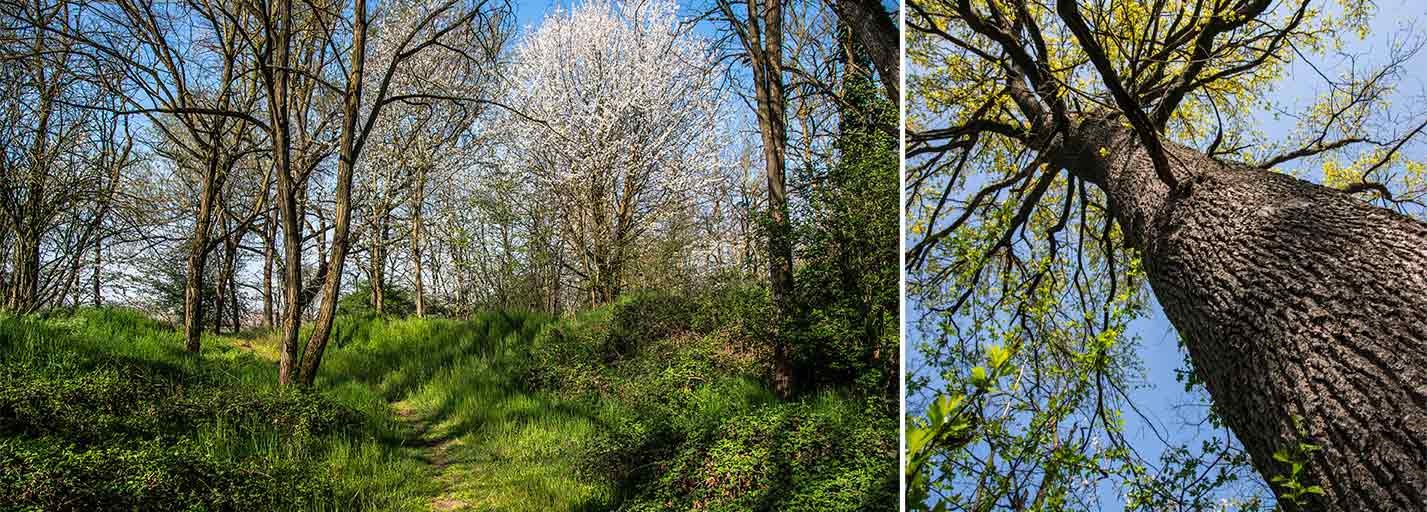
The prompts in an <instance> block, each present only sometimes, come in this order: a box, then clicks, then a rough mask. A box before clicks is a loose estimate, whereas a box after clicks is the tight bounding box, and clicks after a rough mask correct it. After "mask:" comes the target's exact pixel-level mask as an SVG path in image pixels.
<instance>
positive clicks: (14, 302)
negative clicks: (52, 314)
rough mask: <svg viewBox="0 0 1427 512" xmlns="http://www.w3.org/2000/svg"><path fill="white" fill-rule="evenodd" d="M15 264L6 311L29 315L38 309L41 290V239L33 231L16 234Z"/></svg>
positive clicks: (11, 273) (11, 274) (11, 275)
mask: <svg viewBox="0 0 1427 512" xmlns="http://www.w3.org/2000/svg"><path fill="white" fill-rule="evenodd" d="M14 258H15V259H14V263H13V267H12V270H11V272H10V279H11V280H10V290H9V296H8V297H7V298H6V305H5V309H7V310H9V311H10V312H12V313H29V312H31V311H34V310H35V308H36V307H38V305H39V304H38V302H39V301H38V297H39V289H40V237H39V233H36V232H32V231H24V232H18V233H16V234H15V253H14Z"/></svg>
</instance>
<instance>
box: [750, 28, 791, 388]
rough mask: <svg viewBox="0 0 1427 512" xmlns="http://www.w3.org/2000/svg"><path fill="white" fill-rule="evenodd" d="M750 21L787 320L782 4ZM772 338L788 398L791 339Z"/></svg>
mask: <svg viewBox="0 0 1427 512" xmlns="http://www.w3.org/2000/svg"><path fill="white" fill-rule="evenodd" d="M748 16H749V23H748V26H749V28H750V30H749V33H750V37H751V39H752V40H751V41H747V42H745V45H746V46H748V49H749V53H750V57H751V58H752V59H751V60H752V61H753V84H754V87H753V89H754V96H755V97H756V100H757V110H758V126H759V132H760V133H761V134H762V138H763V161H764V165H765V166H766V167H765V171H766V175H767V180H768V220H769V222H768V224H769V225H768V277H769V280H768V281H769V285H770V287H771V288H772V294H773V303H774V307H775V308H777V310H778V317H779V318H784V319H786V318H790V317H791V316H790V315H791V313H792V310H793V297H792V295H793V244H792V238H791V230H792V229H791V226H790V225H789V221H788V194H787V189H786V186H785V183H784V167H785V166H786V162H785V155H786V154H787V145H788V129H787V114H786V108H787V103H786V102H787V98H786V96H785V94H784V92H783V48H782V44H783V4H782V0H766V2H762V3H760V2H758V1H756V0H749V1H748ZM760 16H761V17H762V20H761V27H760V20H759V19H758V17H760ZM760 28H761V29H760ZM773 336H774V338H775V340H774V345H773V391H774V392H775V393H777V394H778V395H779V396H781V397H785V398H786V397H788V396H791V395H792V392H793V384H794V383H793V365H792V361H791V360H790V359H789V354H788V347H787V337H786V336H784V335H783V333H781V332H775V333H774V335H773Z"/></svg>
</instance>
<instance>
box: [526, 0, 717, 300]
mask: <svg viewBox="0 0 1427 512" xmlns="http://www.w3.org/2000/svg"><path fill="white" fill-rule="evenodd" d="M516 58H517V64H516V68H515V71H514V78H513V81H514V82H515V83H516V84H517V85H516V86H515V88H514V91H515V94H516V98H515V99H514V100H512V103H513V104H514V105H516V108H517V110H518V111H519V112H521V117H522V118H523V119H522V120H521V121H522V122H518V123H517V124H515V127H516V131H515V133H514V134H513V135H512V136H511V140H512V142H513V143H514V154H515V155H518V156H517V158H519V159H520V161H521V162H522V163H521V165H522V167H523V168H524V169H528V170H529V172H530V176H531V178H533V179H534V180H535V181H536V183H535V185H536V187H537V190H539V191H540V193H541V194H543V195H546V196H547V197H551V198H554V199H555V200H556V201H557V208H558V210H559V214H560V216H561V217H562V219H563V221H564V223H563V226H562V231H563V233H564V235H565V236H564V237H563V238H564V240H565V241H566V243H568V244H569V245H570V250H571V252H572V253H574V254H575V255H576V256H577V262H576V263H575V264H571V265H568V268H569V269H570V270H571V271H573V272H574V273H575V274H576V275H578V276H579V278H580V280H581V281H582V282H583V284H584V287H585V289H586V290H587V291H588V292H589V302H590V303H591V304H604V303H608V302H610V301H613V300H614V299H615V298H616V297H618V296H619V294H620V292H621V290H622V289H623V285H624V281H625V279H626V274H627V272H628V270H629V269H627V268H626V267H627V264H628V262H630V261H632V259H633V258H634V257H635V256H636V255H635V254H634V252H635V251H634V247H635V246H634V244H635V243H636V242H637V241H639V240H640V239H641V238H643V237H646V236H648V235H649V234H650V232H651V231H653V230H656V229H659V228H660V227H661V225H663V223H665V222H666V221H668V220H669V219H670V218H671V216H673V215H675V214H677V213H678V212H680V211H682V210H687V209H688V208H690V207H691V206H692V205H693V204H694V201H695V200H696V199H697V198H696V197H695V196H696V193H698V192H701V191H703V190H705V189H706V188H707V187H708V186H709V185H710V184H711V183H712V182H713V181H714V180H715V179H717V178H718V173H719V171H720V170H721V169H720V167H719V164H720V162H719V158H718V154H719V152H720V151H722V149H723V146H724V141H723V140H722V138H721V136H720V135H719V133H720V132H721V131H722V130H721V129H720V128H721V125H720V123H721V121H720V117H721V114H722V113H723V104H724V96H725V95H724V91H723V90H722V89H721V88H720V87H719V76H718V70H717V68H716V63H715V60H714V55H713V53H712V52H711V51H710V48H709V45H708V43H707V41H705V40H704V39H703V38H700V37H697V36H695V35H693V34H690V33H688V32H687V28H686V27H684V26H683V25H682V24H681V23H680V20H679V18H678V6H677V5H675V4H674V3H673V2H668V1H653V2H629V3H618V4H614V5H613V6H611V5H606V4H603V3H599V2H585V3H582V4H580V5H579V6H577V7H575V8H574V9H573V10H571V11H569V12H565V13H556V14H552V15H550V16H548V17H546V19H545V20H544V21H543V22H542V23H541V25H540V27H539V28H538V29H537V30H536V31H535V32H534V33H532V34H530V36H529V37H528V38H527V39H526V40H525V42H524V44H522V45H521V46H520V48H519V49H518V53H517V57H516Z"/></svg>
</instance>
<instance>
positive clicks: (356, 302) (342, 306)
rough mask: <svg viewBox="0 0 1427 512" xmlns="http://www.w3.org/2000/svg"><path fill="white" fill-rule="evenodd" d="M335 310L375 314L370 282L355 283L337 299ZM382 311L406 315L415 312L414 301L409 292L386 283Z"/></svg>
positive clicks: (351, 314)
mask: <svg viewBox="0 0 1427 512" xmlns="http://www.w3.org/2000/svg"><path fill="white" fill-rule="evenodd" d="M337 312H338V313H339V314H342V315H350V316H355V317H369V316H372V315H375V314H376V309H375V307H374V306H372V284H371V283H369V282H367V281H362V282H360V283H357V285H356V286H354V287H353V288H352V291H351V292H350V293H348V294H346V295H343V296H342V298H340V299H338V300H337ZM382 313H383V314H385V315H387V316H392V317H398V318H399V317H406V316H411V315H412V314H414V313H416V301H415V300H413V299H412V298H411V293H410V292H409V291H407V290H406V288H402V287H400V286H395V285H391V284H388V285H386V287H385V288H383V289H382Z"/></svg>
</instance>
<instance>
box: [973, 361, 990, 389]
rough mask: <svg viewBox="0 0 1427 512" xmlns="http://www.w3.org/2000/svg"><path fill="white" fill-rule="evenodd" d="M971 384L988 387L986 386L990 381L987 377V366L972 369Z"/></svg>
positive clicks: (980, 387)
mask: <svg viewBox="0 0 1427 512" xmlns="http://www.w3.org/2000/svg"><path fill="white" fill-rule="evenodd" d="M971 385H972V386H976V388H977V389H986V387H987V386H988V385H990V381H989V380H988V379H987V377H986V368H985V367H984V366H977V367H975V368H972V369H971Z"/></svg>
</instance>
